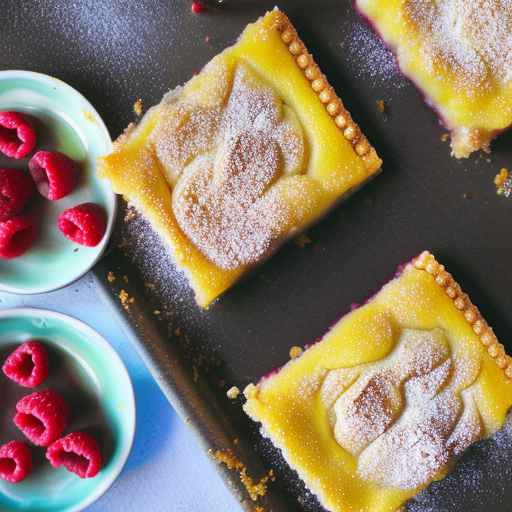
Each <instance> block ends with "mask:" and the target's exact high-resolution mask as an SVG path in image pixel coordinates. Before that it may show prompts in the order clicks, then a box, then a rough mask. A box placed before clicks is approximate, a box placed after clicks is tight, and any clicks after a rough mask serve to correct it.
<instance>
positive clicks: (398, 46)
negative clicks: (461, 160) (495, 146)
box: [357, 0, 512, 157]
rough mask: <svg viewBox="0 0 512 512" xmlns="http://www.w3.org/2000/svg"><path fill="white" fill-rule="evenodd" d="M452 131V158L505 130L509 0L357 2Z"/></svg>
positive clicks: (511, 68) (511, 23)
mask: <svg viewBox="0 0 512 512" xmlns="http://www.w3.org/2000/svg"><path fill="white" fill-rule="evenodd" d="M357 6H358V8H359V9H360V10H361V12H362V13H363V14H364V15H365V16H366V17H367V18H368V19H369V20H370V22H371V23H372V24H374V26H375V28H376V29H377V31H378V32H379V33H380V35H381V36H382V37H383V39H384V40H385V41H386V43H387V44H389V45H390V46H391V48H392V49H393V50H394V51H395V53H396V55H397V58H398V62H399V64H400V68H401V69H402V71H403V72H404V73H405V74H406V75H407V76H409V77H410V78H411V79H412V80H413V81H414V82H415V83H416V84H417V85H418V87H419V88H420V89H421V90H422V91H423V92H424V93H425V95H426V97H427V101H428V102H429V103H431V104H432V106H433V107H434V108H435V109H436V110H437V111H438V112H439V114H440V115H441V117H442V119H443V121H444V122H445V123H446V125H447V127H448V128H449V129H450V130H451V131H452V149H453V153H454V155H455V156H456V157H467V156H469V154H470V153H471V152H473V151H476V150H478V149H485V150H488V149H489V144H490V142H491V140H492V139H493V138H494V137H495V136H496V135H497V134H498V133H499V132H500V131H502V130H504V129H506V128H508V127H509V126H510V125H512V39H511V37H510V33H511V31H512V3H511V2H510V1H509V0H478V1H477V0H357Z"/></svg>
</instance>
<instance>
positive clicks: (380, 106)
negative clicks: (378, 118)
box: [375, 100, 386, 114]
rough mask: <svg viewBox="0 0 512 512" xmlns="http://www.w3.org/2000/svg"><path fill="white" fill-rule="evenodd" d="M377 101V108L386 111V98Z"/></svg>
mask: <svg viewBox="0 0 512 512" xmlns="http://www.w3.org/2000/svg"><path fill="white" fill-rule="evenodd" d="M375 103H376V104H377V110H378V111H379V112H380V113H381V114H384V112H385V111H386V103H385V102H384V100H377V101H376V102H375Z"/></svg>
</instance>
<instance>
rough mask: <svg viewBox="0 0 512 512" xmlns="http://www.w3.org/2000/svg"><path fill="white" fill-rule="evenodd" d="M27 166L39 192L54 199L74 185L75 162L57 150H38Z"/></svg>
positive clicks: (67, 192) (75, 179) (60, 196)
mask: <svg viewBox="0 0 512 512" xmlns="http://www.w3.org/2000/svg"><path fill="white" fill-rule="evenodd" d="M28 168H29V171H30V174H31V175H32V179H33V180H34V182H35V184H36V187H37V190H39V193H40V194H41V195H42V196H43V197H46V199H49V200H50V201H56V200H57V199H62V198H63V197H65V196H67V195H68V194H70V193H71V192H72V191H73V189H74V188H75V187H76V184H77V181H78V172H77V166H76V163H75V162H74V161H73V160H71V158H69V157H67V156H66V155H64V154H62V153H58V152H57V151H38V152H37V153H36V154H35V155H34V156H33V157H32V158H31V159H30V161H29V163H28Z"/></svg>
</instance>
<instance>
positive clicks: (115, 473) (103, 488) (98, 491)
mask: <svg viewBox="0 0 512 512" xmlns="http://www.w3.org/2000/svg"><path fill="white" fill-rule="evenodd" d="M12 316H18V317H19V316H21V317H34V316H37V317H41V316H44V317H46V318H48V317H49V318H55V319H57V320H60V321H62V322H65V323H67V324H69V325H71V326H72V327H74V328H75V329H76V330H79V331H81V332H82V333H84V334H85V335H86V336H87V338H88V340H92V341H91V342H92V343H96V344H97V345H98V346H99V347H100V348H101V349H102V350H103V351H105V352H106V353H107V354H108V357H109V359H110V360H113V361H114V363H115V364H116V365H117V366H118V368H119V370H120V371H121V374H123V376H124V377H125V380H126V383H127V384H128V387H127V389H126V391H127V393H126V395H127V396H126V407H127V410H128V415H129V416H130V417H131V418H132V420H131V421H130V424H129V425H128V427H129V437H128V440H127V442H126V443H124V445H123V447H122V452H121V455H120V458H119V462H117V464H116V465H115V466H114V468H113V469H112V471H111V472H110V474H109V476H108V477H107V478H105V480H104V482H103V484H102V485H99V486H98V487H96V488H95V489H94V490H93V491H92V492H91V494H90V495H88V496H87V497H86V498H85V499H84V500H82V501H81V502H80V503H78V504H77V505H76V506H74V505H72V506H71V507H70V508H67V509H65V512H80V511H82V510H84V509H85V508H86V507H88V506H89V505H91V504H92V503H94V502H95V501H97V500H98V499H99V498H101V497H102V496H103V495H104V494H105V493H106V492H107V491H108V490H109V489H110V487H111V486H112V485H113V484H114V482H115V481H116V480H117V478H118V477H119V475H120V474H121V471H122V470H123V468H124V466H125V464H126V461H127V460H128V457H129V455H130V453H131V451H132V448H133V442H134V439H135V430H136V424H137V410H136V402H135V393H134V390H133V384H132V380H131V378H130V374H129V373H128V370H127V368H126V366H125V364H124V362H123V360H122V359H121V357H120V356H119V354H118V353H117V352H116V350H115V349H114V347H112V345H110V343H109V342H108V341H107V340H106V339H105V338H104V337H103V336H102V335H101V334H100V333H99V332H98V331H96V330H95V329H93V328H92V327H91V326H90V325H88V324H86V323H85V322H83V321H82V320H78V319H77V318H74V317H72V316H70V315H66V314H64V313H59V312H58V311H53V310H49V309H44V308H37V307H19V308H18V307H15V308H8V309H2V310H0V321H1V320H2V319H4V318H6V317H7V318H8V317H12Z"/></svg>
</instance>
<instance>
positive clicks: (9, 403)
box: [0, 308, 135, 512]
mask: <svg viewBox="0 0 512 512" xmlns="http://www.w3.org/2000/svg"><path fill="white" fill-rule="evenodd" d="M31 338H32V339H34V338H35V339H39V340H41V341H42V342H43V343H44V345H45V346H46V347H47V350H48V353H49V358H50V376H49V378H48V379H47V381H46V382H45V383H44V384H43V385H42V386H40V387H39V388H37V390H40V389H45V388H46V387H52V388H54V389H56V390H57V391H59V392H61V393H62V395H63V396H64V398H65V399H66V400H67V402H68V404H69V405H70V409H71V423H70V425H69V426H68V428H67V429H66V433H69V432H72V431H77V430H83V429H85V430H86V431H88V432H91V433H93V434H94V435H95V436H96V437H97V439H98V440H99V442H100V446H101V449H102V455H103V459H104V466H103V468H102V470H101V471H100V472H99V473H98V475H97V476H96V477H95V478H89V479H80V478H79V477H78V476H76V475H74V474H73V473H69V472H68V471H66V470H65V469H63V468H60V469H53V468H52V467H51V466H50V464H49V462H48V461H47V460H46V459H45V456H44V449H42V448H38V447H35V446H31V452H32V456H33V458H34V470H33V472H32V473H31V474H30V475H29V476H28V477H27V479H26V480H24V481H23V482H20V483H18V484H10V483H7V482H4V481H2V480H0V511H2V512H11V511H12V512H14V511H30V512H76V511H78V510H83V509H84V508H85V507H86V506H88V505H90V504H91V503H92V502H93V501H95V500H97V499H98V498H99V497H100V496H101V495H102V494H103V493H104V492H105V491H106V490H107V489H108V488H109V487H110V486H111V484H112V483H113V482H114V480H115V479H116V478H117V476H118V475H119V473H120V472H121V469H122V468H123V466H124V464H125V462H126V459H127V458H128V455H129V453H130V450H131V447H132V442H133V436H134V433H135V400H134V395H133V389H132V384H131V381H130V378H129V376H128V373H127V371H126V369H125V367H124V365H123V363H122V361H121V359H120V358H119V356H118V355H117V354H116V352H115V351H114V350H113V349H112V347H111V346H110V345H109V344H108V343H107V342H106V341H105V339H104V338H102V337H101V336H100V335H99V334H98V333H97V332H96V331H94V330H93V329H91V328H90V327H88V326H87V325H85V324H84V323H82V322H80V321H78V320H75V319H74V318H71V317H69V316H66V315H62V314H60V313H54V312H52V311H45V310H41V309H29V308H22V309H7V310H4V311H0V366H1V364H3V361H4V360H5V358H6V357H7V355H8V354H9V353H10V352H11V351H12V350H14V349H15V348H16V347H17V346H18V345H19V344H20V343H22V342H24V341H26V340H27V339H31ZM33 391H35V390H31V389H26V388H22V387H20V386H18V385H17V384H15V383H14V382H11V381H10V380H9V379H7V378H6V377H5V376H4V375H3V373H1V372H0V397H2V398H1V399H0V400H1V408H0V444H3V443H6V442H8V441H10V440H13V439H17V440H24V436H23V434H22V433H21V432H20V431H19V430H18V429H17V428H16V427H15V426H14V424H13V422H12V417H13V416H14V411H15V405H16V402H17V401H18V400H19V399H20V398H21V397H22V396H25V395H28V394H30V393H32V392H33Z"/></svg>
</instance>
